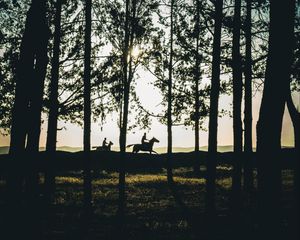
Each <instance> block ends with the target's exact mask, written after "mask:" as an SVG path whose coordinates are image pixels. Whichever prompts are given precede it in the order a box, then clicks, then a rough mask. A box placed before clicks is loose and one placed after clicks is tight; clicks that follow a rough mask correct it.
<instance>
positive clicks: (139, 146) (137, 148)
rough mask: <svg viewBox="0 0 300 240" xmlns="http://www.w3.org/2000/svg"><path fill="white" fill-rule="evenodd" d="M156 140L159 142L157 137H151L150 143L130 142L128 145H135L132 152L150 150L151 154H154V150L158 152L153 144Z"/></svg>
mask: <svg viewBox="0 0 300 240" xmlns="http://www.w3.org/2000/svg"><path fill="white" fill-rule="evenodd" d="M155 142H157V143H158V142H159V140H157V139H156V138H155V137H153V138H152V139H150V141H149V142H148V143H144V144H130V145H127V147H132V146H133V149H132V152H133V153H138V152H139V151H146V152H150V154H152V152H154V153H156V154H157V152H155V151H154V150H153V144H154V143H155Z"/></svg>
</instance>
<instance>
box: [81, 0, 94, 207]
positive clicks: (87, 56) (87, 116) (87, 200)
mask: <svg viewBox="0 0 300 240" xmlns="http://www.w3.org/2000/svg"><path fill="white" fill-rule="evenodd" d="M91 31H92V1H91V0H86V1H85V35H84V129H83V151H84V156H85V162H86V163H85V171H84V204H85V206H86V207H87V209H88V210H87V211H88V212H89V210H90V208H91V203H92V183H91V181H92V180H91V170H90V151H91Z"/></svg>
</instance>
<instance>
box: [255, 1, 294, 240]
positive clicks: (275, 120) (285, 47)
mask: <svg viewBox="0 0 300 240" xmlns="http://www.w3.org/2000/svg"><path fill="white" fill-rule="evenodd" d="M294 15H295V1H294V0H291V1H286V2H284V3H279V2H278V1H274V0H272V1H270V34H269V52H268V59H267V67H266V74H265V82H264V91H263V97H262V102H261V107H260V112H259V120H258V122H257V155H258V159H257V161H258V191H259V211H260V214H261V215H260V227H261V230H262V232H263V237H266V236H270V235H272V234H273V235H274V236H277V235H276V234H277V233H278V224H279V219H280V192H281V166H280V158H279V152H280V149H281V128H282V118H283V113H284V107H285V101H286V97H287V92H288V91H287V89H288V88H289V82H290V66H291V63H292V56H293V54H292V51H293V36H294ZM274 96H275V97H274Z"/></svg>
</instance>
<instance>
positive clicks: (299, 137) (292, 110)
mask: <svg viewBox="0 0 300 240" xmlns="http://www.w3.org/2000/svg"><path fill="white" fill-rule="evenodd" d="M287 91H288V94H287V100H286V103H287V108H288V111H289V114H290V116H291V119H292V123H293V127H294V146H295V149H296V152H297V156H299V155H300V134H299V133H300V112H298V110H297V108H296V106H295V105H294V103H293V99H292V93H291V90H290V88H288V89H287ZM299 165H300V164H299V161H296V162H295V165H294V192H295V197H296V202H297V203H299V200H300V198H299V194H300V188H299V176H300V174H299V173H300V166H299ZM297 207H298V209H297V211H296V212H297V215H298V213H299V204H297ZM297 217H298V218H299V216H297Z"/></svg>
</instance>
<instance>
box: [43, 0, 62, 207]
mask: <svg viewBox="0 0 300 240" xmlns="http://www.w3.org/2000/svg"><path fill="white" fill-rule="evenodd" d="M61 1H62V0H57V2H56V4H55V7H56V12H55V19H54V22H55V23H54V25H55V30H54V43H53V57H52V63H51V65H52V68H51V82H50V97H49V104H50V106H49V116H48V129H47V142H46V152H47V155H48V160H49V161H53V160H54V158H55V152H56V140H57V118H58V80H59V54H60V40H61V8H62V2H61ZM49 163H50V162H49ZM45 188H46V192H45V198H46V201H47V202H48V203H50V202H51V199H52V196H53V192H54V188H55V176H54V172H53V169H52V167H51V164H49V168H48V169H47V172H46V174H45Z"/></svg>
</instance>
